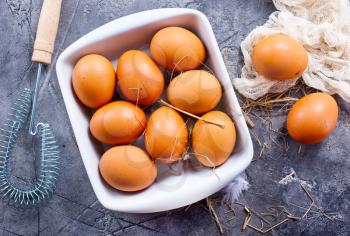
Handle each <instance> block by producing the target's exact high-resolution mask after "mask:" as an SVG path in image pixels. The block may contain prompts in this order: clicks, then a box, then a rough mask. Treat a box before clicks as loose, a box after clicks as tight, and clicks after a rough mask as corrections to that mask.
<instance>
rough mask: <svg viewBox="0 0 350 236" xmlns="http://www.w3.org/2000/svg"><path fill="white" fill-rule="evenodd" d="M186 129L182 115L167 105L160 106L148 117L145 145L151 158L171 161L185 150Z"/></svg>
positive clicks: (177, 158)
mask: <svg viewBox="0 0 350 236" xmlns="http://www.w3.org/2000/svg"><path fill="white" fill-rule="evenodd" d="M187 142H188V131H187V126H186V123H185V122H184V120H183V118H182V116H181V115H180V114H179V113H177V112H176V111H175V110H173V109H171V108H169V107H160V108H158V109H157V110H156V111H154V112H153V113H152V115H151V117H150V118H149V121H148V124H147V127H146V130H145V146H146V149H147V152H148V153H149V154H150V155H151V157H152V158H154V159H157V160H160V161H161V162H164V163H171V162H174V161H177V160H179V159H181V158H182V156H183V154H184V152H185V151H186V147H187Z"/></svg>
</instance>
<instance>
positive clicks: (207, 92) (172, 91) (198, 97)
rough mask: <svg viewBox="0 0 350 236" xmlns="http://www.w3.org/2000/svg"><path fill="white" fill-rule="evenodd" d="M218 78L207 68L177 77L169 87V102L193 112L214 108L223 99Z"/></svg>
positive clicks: (197, 112) (199, 112) (202, 111)
mask: <svg viewBox="0 0 350 236" xmlns="http://www.w3.org/2000/svg"><path fill="white" fill-rule="evenodd" d="M221 96H222V90H221V85H220V82H219V81H218V79H217V78H216V77H215V76H214V75H213V74H211V73H209V72H208V71H205V70H190V71H186V72H183V73H181V74H180V75H178V76H177V77H175V78H174V79H173V80H172V81H171V82H170V84H169V86H168V89H167V97H168V100H169V102H170V103H171V104H172V105H174V106H175V107H177V108H180V109H182V110H184V111H187V112H190V113H192V114H201V113H204V112H207V111H210V110H212V109H213V108H214V107H215V106H216V105H217V104H218V103H219V102H220V100H221Z"/></svg>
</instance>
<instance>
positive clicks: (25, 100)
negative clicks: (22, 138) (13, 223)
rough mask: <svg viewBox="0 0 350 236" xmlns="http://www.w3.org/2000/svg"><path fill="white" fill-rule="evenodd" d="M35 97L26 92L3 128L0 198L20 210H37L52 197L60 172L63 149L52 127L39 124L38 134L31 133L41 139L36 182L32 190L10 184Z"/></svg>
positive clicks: (0, 160) (17, 102)
mask: <svg viewBox="0 0 350 236" xmlns="http://www.w3.org/2000/svg"><path fill="white" fill-rule="evenodd" d="M31 97H32V92H31V91H30V90H29V89H25V90H24V91H23V93H22V94H21V95H20V96H19V98H18V99H17V100H16V102H15V103H14V107H13V108H12V109H11V113H10V114H9V117H8V118H7V119H6V122H5V124H4V125H3V128H0V196H1V198H2V199H6V200H7V201H8V203H9V204H13V205H17V206H33V205H36V204H39V203H41V202H43V201H44V200H45V199H48V198H49V197H51V195H52V194H53V191H54V189H55V186H56V180H57V177H58V175H59V169H60V168H59V164H60V162H59V159H60V155H59V154H60V153H59V150H58V148H59V147H58V145H57V143H56V138H55V136H54V134H53V131H52V129H51V126H50V125H49V124H44V123H39V124H37V125H36V126H35V132H34V133H33V134H32V133H31V134H32V135H34V134H37V135H38V136H39V138H40V167H39V175H38V177H37V179H36V181H35V182H34V183H33V184H31V185H30V186H29V187H28V188H26V189H22V188H18V187H16V186H15V185H14V183H12V182H11V180H10V173H9V159H10V158H11V154H12V151H13V149H14V148H15V144H16V140H17V136H18V134H19V132H20V131H21V130H22V128H23V127H24V125H25V123H26V120H27V117H28V115H29V113H30V108H31V102H32V100H31ZM30 122H32V120H31V121H30ZM30 131H34V129H31V130H30Z"/></svg>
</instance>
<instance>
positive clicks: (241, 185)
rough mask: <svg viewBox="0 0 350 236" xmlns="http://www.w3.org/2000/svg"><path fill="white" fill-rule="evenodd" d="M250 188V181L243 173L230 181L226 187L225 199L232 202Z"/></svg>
mask: <svg viewBox="0 0 350 236" xmlns="http://www.w3.org/2000/svg"><path fill="white" fill-rule="evenodd" d="M248 188H249V183H248V181H247V180H246V179H245V177H243V176H242V175H240V176H238V177H237V178H235V179H234V180H233V181H232V182H231V183H229V184H228V185H227V186H226V187H225V189H224V198H223V201H226V202H227V203H230V204H232V203H233V202H235V201H237V200H238V199H239V197H240V196H241V194H242V192H243V191H245V190H247V189H248Z"/></svg>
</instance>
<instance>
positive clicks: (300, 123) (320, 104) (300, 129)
mask: <svg viewBox="0 0 350 236" xmlns="http://www.w3.org/2000/svg"><path fill="white" fill-rule="evenodd" d="M338 112H339V111H338V105H337V102H336V101H335V99H334V98H333V97H332V96H330V95H328V94H326V93H311V94H308V95H306V96H304V97H302V98H301V99H299V100H298V101H297V102H296V103H295V104H294V105H293V107H292V109H291V110H290V111H289V113H288V116H287V129H288V133H289V135H290V136H291V137H292V138H293V139H295V140H296V141H299V142H300V143H304V144H315V143H319V142H321V141H323V140H324V139H326V138H327V137H328V136H329V135H330V134H331V133H332V131H333V130H334V129H335V127H336V125H337V120H338Z"/></svg>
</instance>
